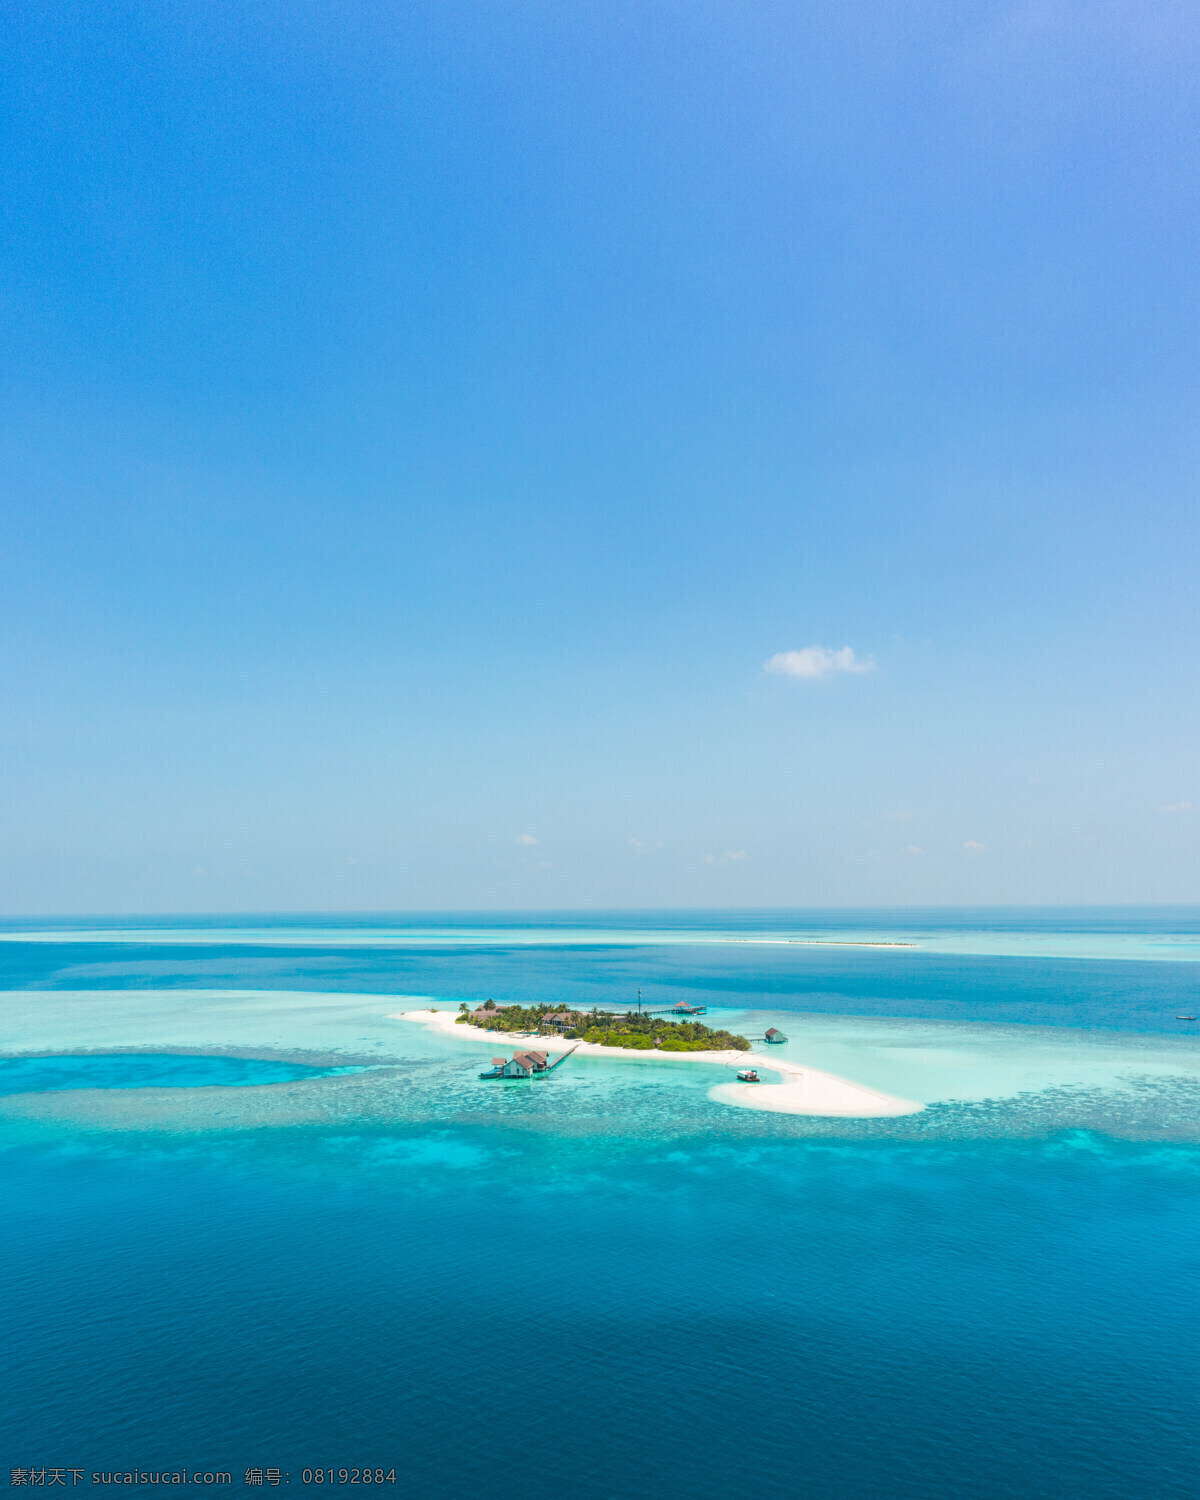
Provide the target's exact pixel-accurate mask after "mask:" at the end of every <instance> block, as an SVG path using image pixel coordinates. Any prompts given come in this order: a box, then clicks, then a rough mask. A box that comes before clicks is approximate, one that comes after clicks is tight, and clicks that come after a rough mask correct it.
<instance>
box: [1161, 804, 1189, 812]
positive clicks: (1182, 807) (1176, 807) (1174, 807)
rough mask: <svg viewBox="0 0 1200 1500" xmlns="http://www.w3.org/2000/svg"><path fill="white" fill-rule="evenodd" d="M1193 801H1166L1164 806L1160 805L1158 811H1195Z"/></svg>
mask: <svg viewBox="0 0 1200 1500" xmlns="http://www.w3.org/2000/svg"><path fill="white" fill-rule="evenodd" d="M1195 811H1196V804H1195V803H1194V802H1168V803H1167V805H1166V807H1160V808H1159V812H1195Z"/></svg>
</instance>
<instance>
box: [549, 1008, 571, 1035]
mask: <svg viewBox="0 0 1200 1500" xmlns="http://www.w3.org/2000/svg"><path fill="white" fill-rule="evenodd" d="M541 1025H542V1030H543V1031H557V1032H559V1033H560V1034H561V1033H562V1032H564V1031H571V1030H573V1029H574V1028H575V1027H576V1026H578V1025H579V1017H578V1016H577V1015H575V1013H574V1012H573V1011H567V1010H562V1011H559V1012H558V1013H557V1014H556V1015H552V1016H543V1017H542V1022H541Z"/></svg>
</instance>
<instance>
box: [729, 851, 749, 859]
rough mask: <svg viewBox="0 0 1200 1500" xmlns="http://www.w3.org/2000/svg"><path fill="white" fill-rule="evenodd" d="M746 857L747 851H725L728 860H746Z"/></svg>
mask: <svg viewBox="0 0 1200 1500" xmlns="http://www.w3.org/2000/svg"><path fill="white" fill-rule="evenodd" d="M745 857H746V851H745V850H744V849H726V851H725V858H726V859H745Z"/></svg>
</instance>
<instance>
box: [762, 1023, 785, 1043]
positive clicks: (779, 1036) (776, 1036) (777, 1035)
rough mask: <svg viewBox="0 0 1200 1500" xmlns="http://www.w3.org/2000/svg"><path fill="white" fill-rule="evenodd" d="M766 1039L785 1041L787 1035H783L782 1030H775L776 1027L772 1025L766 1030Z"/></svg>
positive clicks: (769, 1040)
mask: <svg viewBox="0 0 1200 1500" xmlns="http://www.w3.org/2000/svg"><path fill="white" fill-rule="evenodd" d="M766 1039H767V1041H768V1042H786V1041H787V1037H785V1036H784V1034H783V1032H782V1031H779V1030H777V1029H776V1027H774V1026H772V1027H770V1028H769V1029H768V1031H767V1038H766Z"/></svg>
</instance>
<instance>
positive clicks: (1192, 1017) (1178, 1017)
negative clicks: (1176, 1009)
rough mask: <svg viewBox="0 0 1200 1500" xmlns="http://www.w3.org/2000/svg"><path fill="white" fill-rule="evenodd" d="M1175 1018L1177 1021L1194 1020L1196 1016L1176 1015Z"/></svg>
mask: <svg viewBox="0 0 1200 1500" xmlns="http://www.w3.org/2000/svg"><path fill="white" fill-rule="evenodd" d="M1175 1019H1176V1020H1177V1021H1194V1020H1195V1019H1196V1018H1195V1016H1176V1017H1175Z"/></svg>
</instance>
